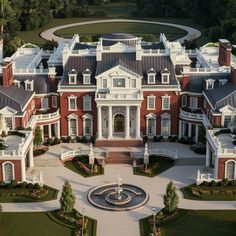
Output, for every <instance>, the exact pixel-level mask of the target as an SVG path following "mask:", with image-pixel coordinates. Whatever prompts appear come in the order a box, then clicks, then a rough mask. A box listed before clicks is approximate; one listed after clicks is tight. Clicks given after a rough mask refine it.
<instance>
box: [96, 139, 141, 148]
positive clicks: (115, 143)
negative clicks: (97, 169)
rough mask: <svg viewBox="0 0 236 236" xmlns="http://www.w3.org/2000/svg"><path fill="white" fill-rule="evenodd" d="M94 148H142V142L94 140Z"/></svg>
mask: <svg viewBox="0 0 236 236" xmlns="http://www.w3.org/2000/svg"><path fill="white" fill-rule="evenodd" d="M95 147H144V145H143V141H142V140H125V139H117V140H108V139H103V140H96V142H95Z"/></svg>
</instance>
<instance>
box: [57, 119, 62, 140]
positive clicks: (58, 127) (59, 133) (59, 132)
mask: <svg viewBox="0 0 236 236" xmlns="http://www.w3.org/2000/svg"><path fill="white" fill-rule="evenodd" d="M56 133H57V138H61V129H60V121H57V132H56Z"/></svg>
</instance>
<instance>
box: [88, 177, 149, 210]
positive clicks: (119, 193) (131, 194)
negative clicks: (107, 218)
mask: <svg viewBox="0 0 236 236" xmlns="http://www.w3.org/2000/svg"><path fill="white" fill-rule="evenodd" d="M148 199H149V196H148V194H146V192H145V191H144V190H143V189H141V188H140V187H138V186H135V185H132V184H122V179H121V177H120V176H118V177H117V183H113V184H107V185H102V186H98V187H95V188H94V189H92V190H91V191H90V192H89V194H88V200H89V202H90V203H91V204H93V205H94V206H96V207H99V208H102V209H104V210H112V211H126V210H132V209H135V208H138V207H141V206H143V205H144V204H146V202H147V201H148Z"/></svg>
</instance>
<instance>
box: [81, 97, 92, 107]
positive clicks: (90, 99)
mask: <svg viewBox="0 0 236 236" xmlns="http://www.w3.org/2000/svg"><path fill="white" fill-rule="evenodd" d="M88 98H89V101H90V107H89V108H88V109H85V101H86V99H88ZM91 110H92V98H91V96H88V95H86V96H84V97H83V111H91Z"/></svg>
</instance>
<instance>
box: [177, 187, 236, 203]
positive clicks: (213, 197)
mask: <svg viewBox="0 0 236 236" xmlns="http://www.w3.org/2000/svg"><path fill="white" fill-rule="evenodd" d="M192 187H195V185H193V184H192V185H189V186H186V187H184V188H182V189H180V190H181V192H182V193H183V195H184V198H185V199H191V200H202V201H206V200H207V201H235V200H236V186H215V187H207V186H201V187H200V186H197V188H201V189H202V190H206V191H211V194H209V195H207V194H206V195H201V196H196V195H194V194H193V192H192V190H191V188H192ZM216 191H225V192H226V193H227V191H228V192H231V191H234V192H235V193H234V194H230V193H228V194H225V193H220V192H219V193H217V194H216V193H215V194H214V192H216Z"/></svg>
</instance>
